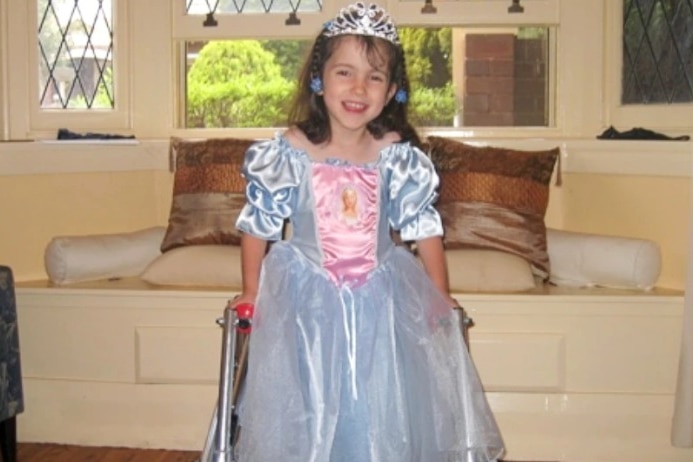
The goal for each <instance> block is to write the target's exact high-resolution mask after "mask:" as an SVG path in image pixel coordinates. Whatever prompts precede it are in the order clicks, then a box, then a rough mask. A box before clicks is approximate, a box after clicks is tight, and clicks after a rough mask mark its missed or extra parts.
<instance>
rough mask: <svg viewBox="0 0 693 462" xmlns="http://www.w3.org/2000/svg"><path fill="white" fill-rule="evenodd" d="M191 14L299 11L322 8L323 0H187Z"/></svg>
mask: <svg viewBox="0 0 693 462" xmlns="http://www.w3.org/2000/svg"><path fill="white" fill-rule="evenodd" d="M185 1H186V8H185V10H186V12H187V14H189V15H202V16H204V15H208V14H210V13H214V14H242V13H297V12H315V11H321V10H322V2H323V0H185Z"/></svg>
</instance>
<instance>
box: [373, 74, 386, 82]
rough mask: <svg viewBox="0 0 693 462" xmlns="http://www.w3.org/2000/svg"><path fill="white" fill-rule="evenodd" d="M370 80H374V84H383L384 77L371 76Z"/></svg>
mask: <svg viewBox="0 0 693 462" xmlns="http://www.w3.org/2000/svg"><path fill="white" fill-rule="evenodd" d="M371 80H375V81H376V82H384V81H385V77H383V76H382V75H372V76H371Z"/></svg>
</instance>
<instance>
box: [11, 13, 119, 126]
mask: <svg viewBox="0 0 693 462" xmlns="http://www.w3.org/2000/svg"><path fill="white" fill-rule="evenodd" d="M36 3H37V2H36V0H7V4H8V8H9V9H10V13H11V16H10V18H11V19H10V21H9V22H8V23H7V24H6V26H7V36H8V39H9V40H8V41H10V42H11V46H10V47H9V49H8V50H7V52H8V55H7V57H8V60H9V62H10V63H12V66H13V68H12V72H10V73H8V74H7V81H8V87H9V88H11V91H10V92H9V95H8V105H9V107H10V108H11V110H12V118H11V119H10V120H9V127H8V131H9V135H10V137H11V138H12V139H25V138H35V137H47V136H54V135H55V131H56V130H57V128H61V127H79V128H80V129H84V130H104V129H108V130H111V131H120V132H129V131H130V130H131V129H132V123H131V110H130V109H131V108H130V95H129V91H130V88H131V85H130V76H131V73H130V61H129V59H128V53H127V51H126V50H128V49H130V47H129V43H128V40H129V33H128V21H127V20H123V19H124V18H128V4H127V2H126V1H123V0H113V28H114V41H113V83H114V97H115V107H114V108H113V109H112V110H108V109H96V110H94V109H84V110H80V109H70V110H64V109H42V108H41V107H40V104H39V86H38V81H37V78H38V77H37V75H38V63H39V50H38V37H37V35H36V28H37V16H38V11H37V4H36ZM22 36H24V37H27V40H17V39H16V38H17V37H22ZM20 62H21V63H24V66H21V67H19V66H17V63H20ZM19 114H21V115H22V117H18V115H19Z"/></svg>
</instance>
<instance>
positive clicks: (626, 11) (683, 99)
mask: <svg viewBox="0 0 693 462" xmlns="http://www.w3.org/2000/svg"><path fill="white" fill-rule="evenodd" d="M622 79H623V81H622V95H621V102H622V104H672V103H690V102H693V0H624V2H623V76H622Z"/></svg>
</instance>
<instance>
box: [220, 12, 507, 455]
mask: <svg viewBox="0 0 693 462" xmlns="http://www.w3.org/2000/svg"><path fill="white" fill-rule="evenodd" d="M408 95H409V88H408V81H407V78H406V72H405V63H404V53H403V51H402V47H401V45H400V41H399V38H398V35H397V31H396V29H395V26H394V25H393V23H392V21H391V20H390V17H389V16H388V14H387V13H386V12H385V11H384V10H382V9H381V8H380V7H377V6H375V5H364V4H360V3H357V4H355V5H351V6H349V7H347V8H345V9H342V11H341V12H340V13H339V15H338V16H337V17H336V18H335V19H334V20H333V21H331V22H329V23H328V24H326V25H325V26H324V28H323V29H322V31H321V32H320V34H319V35H318V37H317V39H316V40H315V44H314V46H313V49H312V53H311V55H310V58H309V60H308V62H307V63H306V66H305V68H304V71H303V75H302V78H301V79H300V81H299V95H298V98H297V103H296V106H295V108H294V110H293V112H292V115H291V120H290V126H289V127H290V128H289V129H288V130H287V131H286V132H285V133H283V134H278V135H276V137H275V138H274V139H272V140H269V141H262V142H258V143H256V144H255V145H253V146H251V148H250V149H249V150H248V152H247V154H246V160H245V165H244V170H243V172H244V175H245V178H246V180H247V181H248V187H247V205H246V206H245V208H244V209H243V211H242V213H241V216H240V218H239V220H238V228H239V229H240V230H241V231H242V232H243V238H242V255H243V258H242V270H243V291H242V294H241V295H240V296H239V297H238V298H237V299H236V300H235V301H234V302H233V303H234V304H236V305H237V304H240V303H254V304H255V317H254V322H253V333H252V335H251V337H250V338H251V340H250V350H249V351H250V353H249V358H248V371H247V376H246V379H245V383H244V392H243V395H242V398H241V403H240V404H239V425H240V434H239V435H240V436H239V440H238V444H237V445H236V450H237V451H236V452H237V458H238V460H239V461H240V462H275V461H277V462H278V461H282V462H288V461H295V462H328V461H329V462H341V461H343V462H451V461H459V462H472V461H492V460H496V459H498V458H499V457H501V455H502V453H503V443H502V440H501V437H500V434H499V432H498V428H497V426H496V423H495V421H494V419H493V416H492V414H491V412H490V409H489V407H488V404H487V402H486V400H485V396H484V392H483V389H482V386H481V383H480V382H479V378H478V376H477V373H476V371H475V369H474V366H473V364H472V362H471V360H470V358H469V355H468V352H467V350H466V347H465V344H464V341H463V339H462V336H461V333H460V330H459V328H458V318H457V317H458V315H457V313H456V312H455V311H454V310H453V307H454V306H455V305H456V302H455V300H454V299H452V298H451V297H450V295H449V293H448V286H447V270H446V267H445V259H444V255H443V247H442V241H441V235H442V234H443V229H442V225H441V221H440V217H439V216H438V214H437V212H436V210H435V209H434V208H433V203H434V201H435V200H436V197H437V195H436V188H437V186H438V177H437V175H436V173H435V171H434V168H433V166H432V164H431V162H430V161H429V160H428V158H427V157H426V156H425V155H424V154H423V153H422V152H421V151H420V150H419V149H418V148H417V147H416V146H417V144H418V142H419V140H418V137H417V135H416V133H415V131H414V129H413V128H412V126H411V125H410V124H409V123H408V122H407V117H406V103H407V98H408ZM345 194H346V195H349V196H350V197H349V200H350V201H353V204H354V205H355V206H356V210H357V212H358V213H357V218H358V219H353V218H354V217H345V216H344V213H345V212H344V210H345V208H344V198H345V197H346V196H345ZM345 218H349V219H346V220H345ZM287 219H288V220H290V222H291V225H292V237H291V238H290V240H288V241H279V240H280V239H281V235H282V228H283V225H284V222H285V220H287ZM392 230H395V231H398V232H399V233H400V235H401V238H402V239H403V240H404V241H415V242H416V243H417V246H418V250H419V254H420V257H421V261H422V262H423V265H421V264H420V263H419V262H418V261H417V259H416V258H415V257H413V256H412V254H411V253H410V252H409V251H408V250H406V249H405V248H404V247H401V246H395V245H394V243H393V241H392V239H391V231H392ZM268 241H279V242H276V243H274V244H273V245H272V247H271V249H270V250H269V252H267V255H265V252H266V250H267V243H268Z"/></svg>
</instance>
